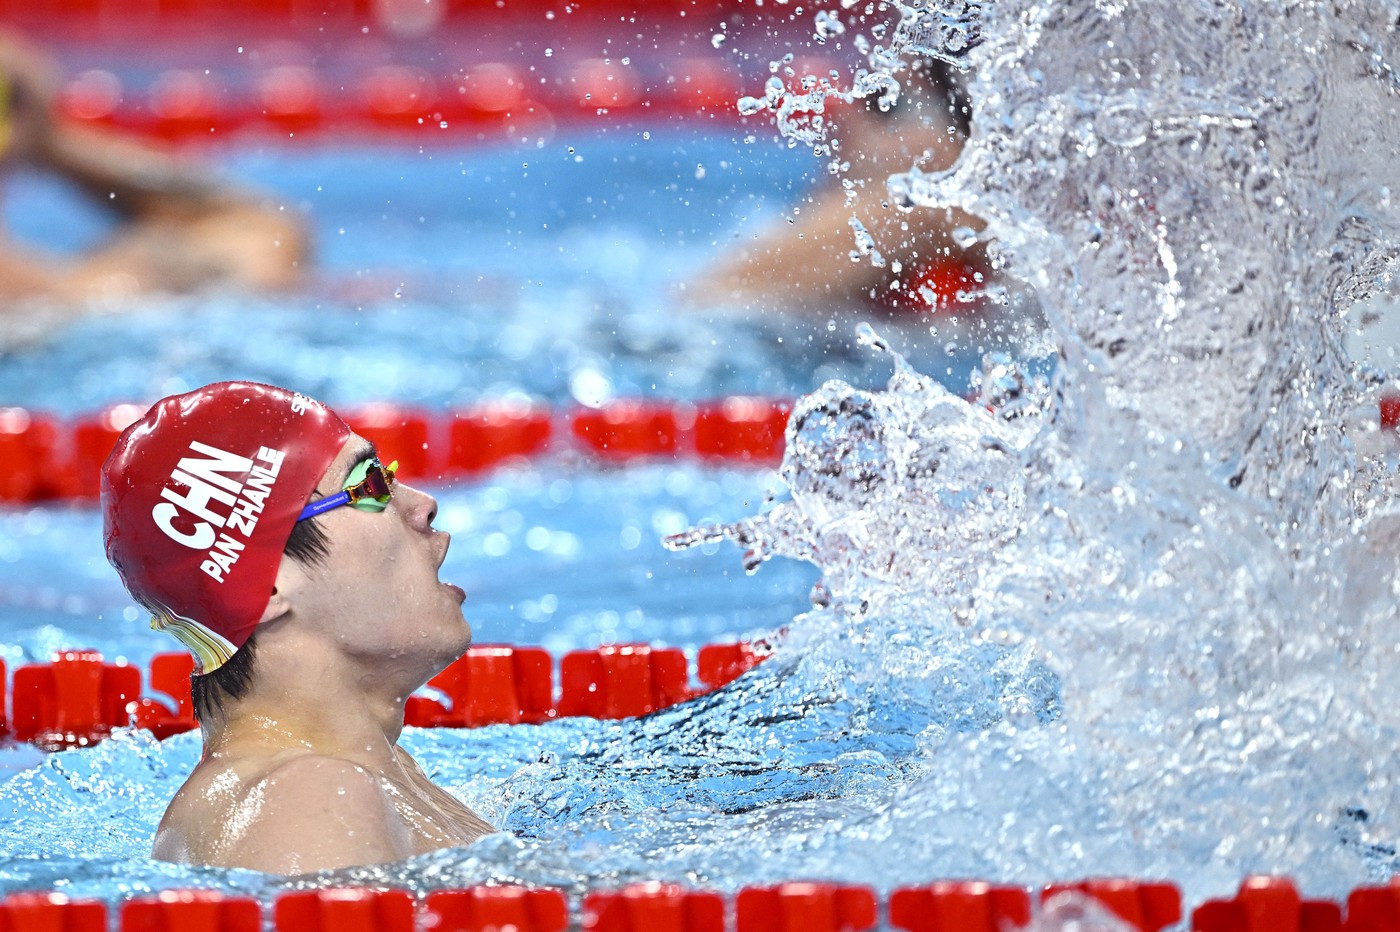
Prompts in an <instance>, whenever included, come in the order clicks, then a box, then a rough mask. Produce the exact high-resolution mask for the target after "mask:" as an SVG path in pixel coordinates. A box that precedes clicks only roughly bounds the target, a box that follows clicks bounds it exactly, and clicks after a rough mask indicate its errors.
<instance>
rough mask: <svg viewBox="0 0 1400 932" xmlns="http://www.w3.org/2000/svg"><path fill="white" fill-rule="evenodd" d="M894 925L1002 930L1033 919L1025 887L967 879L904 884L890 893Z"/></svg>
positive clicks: (965, 931)
mask: <svg viewBox="0 0 1400 932" xmlns="http://www.w3.org/2000/svg"><path fill="white" fill-rule="evenodd" d="M889 910H890V917H889V918H890V925H891V926H893V927H894V928H896V929H907V930H908V932H1001V930H1003V929H1006V928H1008V927H1011V928H1015V927H1019V926H1023V925H1025V924H1026V923H1028V922H1030V918H1031V896H1030V893H1029V892H1027V891H1026V890H1024V889H1022V888H1021V887H1000V886H994V885H992V884H989V883H982V882H980V881H972V880H963V881H947V882H943V883H935V884H931V885H930V886H927V887H904V888H902V889H899V890H896V891H894V892H893V893H891V894H890V904H889Z"/></svg>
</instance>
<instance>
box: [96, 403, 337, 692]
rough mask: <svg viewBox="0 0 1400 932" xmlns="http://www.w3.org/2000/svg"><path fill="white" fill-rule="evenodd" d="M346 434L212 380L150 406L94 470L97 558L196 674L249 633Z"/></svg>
mask: <svg viewBox="0 0 1400 932" xmlns="http://www.w3.org/2000/svg"><path fill="white" fill-rule="evenodd" d="M349 437H350V428H349V427H348V426H347V425H346V424H345V422H344V421H342V420H341V419H340V418H339V417H337V416H336V415H335V414H334V413H333V412H331V411H330V409H328V408H326V407H325V406H324V405H322V404H321V403H320V402H317V401H313V400H311V399H310V398H307V397H305V396H304V395H298V394H295V393H293V392H289V391H287V390H286V389H283V388H275V387H273V386H271V385H259V384H257V383H254V382H217V383H215V384H213V385H206V386H205V387H204V388H201V389H198V390H196V391H192V392H188V393H186V394H184V395H174V396H172V397H170V398H165V399H162V400H161V401H158V402H156V404H155V405H153V406H152V407H151V410H149V411H147V412H146V415H145V417H143V418H141V419H140V420H139V421H137V422H136V423H135V424H132V425H131V426H130V427H128V428H127V429H126V431H125V432H124V433H123V434H122V435H121V438H120V439H119V440H117V445H116V446H115V447H114V448H113V449H112V453H111V455H110V456H108V457H107V462H106V463H105V464H104V465H103V467H102V515H103V538H104V540H105V541H106V545H107V559H108V560H109V561H110V562H111V564H112V565H113V566H114V567H116V569H117V573H118V574H119V575H120V576H121V578H122V582H124V583H125V584H126V588H127V590H128V591H129V592H130V593H131V595H132V597H133V598H135V599H136V601H138V602H140V603H141V604H142V605H144V606H146V608H148V609H149V610H150V611H151V613H152V615H153V616H154V617H152V619H151V627H152V628H155V629H157V630H164V631H168V632H169V633H170V634H173V635H174V636H175V637H176V638H178V639H179V640H180V642H181V643H183V644H184V645H185V646H186V647H188V648H189V649H190V651H191V652H193V654H194V655H195V659H196V661H197V666H198V670H197V672H199V673H208V672H210V671H211V670H216V669H218V668H219V667H220V666H222V665H223V664H224V663H225V662H226V661H227V660H228V659H229V658H230V657H232V656H233V654H234V652H235V651H236V650H238V648H240V647H242V646H243V644H244V643H245V642H246V641H247V640H248V638H249V636H251V635H252V633H253V629H254V628H255V627H257V624H258V620H259V619H260V618H261V617H262V613H263V609H265V608H266V607H267V600H268V599H269V598H271V596H272V589H273V585H274V584H275V582H276V579H277V567H278V565H279V564H280V563H281V560H282V553H283V550H284V549H285V548H286V546H287V538H288V537H289V536H291V533H292V527H293V526H294V525H295V524H296V520H297V515H298V514H299V513H300V512H301V509H302V507H303V506H304V505H305V504H306V502H307V500H308V499H309V498H310V497H311V493H312V492H313V491H314V490H315V488H316V485H317V483H319V482H320V481H321V478H322V477H323V476H324V475H325V474H326V469H327V468H328V467H329V466H330V464H331V461H332V460H334V459H335V458H336V456H337V455H338V454H339V453H340V451H341V449H342V448H343V447H344V446H345V442H346V441H347V440H348V439H349Z"/></svg>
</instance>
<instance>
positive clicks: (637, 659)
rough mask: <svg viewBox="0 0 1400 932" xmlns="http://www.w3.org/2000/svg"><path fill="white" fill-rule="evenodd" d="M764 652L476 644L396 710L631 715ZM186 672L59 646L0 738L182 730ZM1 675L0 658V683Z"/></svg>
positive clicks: (23, 675)
mask: <svg viewBox="0 0 1400 932" xmlns="http://www.w3.org/2000/svg"><path fill="white" fill-rule="evenodd" d="M768 653H769V648H768V646H767V645H766V644H750V643H735V644H707V645H705V646H703V647H701V648H700V649H699V650H698V651H697V652H696V655H695V667H694V675H695V680H694V681H692V679H691V672H692V671H691V664H690V660H689V658H687V657H686V654H685V652H684V651H683V650H682V649H681V648H679V647H652V646H650V645H647V644H621V645H608V646H604V647H598V648H594V649H591V650H575V651H570V652H569V653H567V654H565V655H564V656H563V657H561V658H559V661H558V663H557V664H556V663H555V658H553V657H552V656H551V655H550V654H549V652H548V651H546V650H544V648H540V647H516V646H510V645H485V646H475V647H472V648H470V649H469V650H468V651H467V652H466V653H465V654H464V655H463V656H461V657H460V658H458V659H457V660H456V661H454V662H453V663H452V664H451V665H450V666H449V667H448V668H447V669H446V670H444V671H443V672H441V673H439V674H438V675H437V676H435V677H433V678H432V679H431V680H430V681H429V682H428V686H430V687H432V689H433V690H434V691H435V694H436V695H438V696H441V697H442V700H445V701H441V700H439V699H436V698H429V697H427V696H411V697H409V700H408V705H407V707H406V708H405V710H404V721H405V723H406V724H408V725H414V726H417V727H423V728H434V727H442V728H464V727H478V726H483V725H520V724H540V723H543V722H547V721H551V720H553V719H556V718H571V717H586V718H597V719H624V718H635V717H637V716H641V715H648V714H650V713H652V712H656V711H659V710H661V709H665V708H669V707H671V706H674V705H677V704H679V703H682V702H685V701H687V700H689V699H694V698H695V697H697V696H702V695H704V694H706V693H709V692H713V691H714V690H716V689H719V688H720V687H722V686H725V685H727V684H729V683H731V682H733V681H734V680H735V679H737V678H738V677H739V676H741V675H742V674H744V673H745V672H747V671H748V670H750V669H752V668H753V667H755V666H757V665H758V664H759V663H761V662H762V661H763V660H764V659H765V658H766V657H767V656H768ZM556 666H557V667H558V668H559V671H560V673H559V688H558V690H557V691H556V689H555V683H554V669H555V667H556ZM193 672H194V658H193V657H191V656H190V655H189V654H187V653H184V652H179V653H169V654H158V655H156V656H155V657H153V658H152V659H151V665H150V669H149V670H147V671H142V670H141V669H140V668H138V667H136V666H133V665H131V664H128V663H124V662H117V663H109V662H107V661H105V660H104V659H103V657H102V655H101V654H100V653H98V652H97V651H93V650H65V651H60V652H58V653H56V654H55V655H54V656H53V658H52V659H51V661H50V662H49V663H32V664H25V665H24V666H21V667H19V668H17V669H16V670H15V671H14V677H13V679H12V681H11V683H10V688H9V690H8V691H7V693H6V702H5V705H4V706H3V707H0V739H4V738H9V739H12V740H15V741H24V742H28V743H31V744H34V745H36V746H37V747H39V748H42V749H43V750H46V751H54V750H61V749H65V748H72V747H86V746H89V745H92V744H95V743H97V742H98V741H101V740H102V739H103V738H105V737H107V736H108V735H110V734H111V733H112V731H113V730H114V729H116V728H122V727H127V726H135V727H137V728H144V729H146V730H147V731H150V732H151V733H152V734H154V735H155V736H156V737H157V738H166V737H168V736H170V735H174V734H179V733H180V732H184V731H190V730H191V729H194V728H195V727H197V723H196V722H195V717H194V707H193V704H192V701H191V697H190V674H191V673H193ZM4 676H5V665H4V663H3V662H0V682H3V681H4ZM143 693H149V694H155V695H157V696H161V697H164V698H153V697H152V696H150V695H143ZM7 709H8V711H9V715H8V717H6V716H5V711H6V710H7ZM0 928H3V926H0Z"/></svg>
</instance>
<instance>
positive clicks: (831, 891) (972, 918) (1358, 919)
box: [0, 876, 1400, 932]
mask: <svg viewBox="0 0 1400 932" xmlns="http://www.w3.org/2000/svg"><path fill="white" fill-rule="evenodd" d="M1070 897H1073V898H1075V899H1076V900H1077V901H1079V902H1083V901H1085V900H1087V901H1090V902H1092V903H1093V904H1094V905H1096V906H1097V907H1099V908H1100V909H1103V910H1106V911H1107V912H1109V913H1111V914H1113V915H1114V916H1115V917H1116V918H1117V919H1119V920H1120V921H1121V922H1123V923H1124V924H1125V925H1126V926H1127V927H1128V928H1130V929H1135V930H1137V932H1160V930H1162V929H1165V928H1167V927H1168V926H1173V925H1176V924H1177V923H1179V922H1181V920H1182V919H1183V918H1185V915H1184V912H1183V903H1182V897H1181V891H1180V889H1179V888H1178V887H1177V886H1176V885H1175V884H1172V883H1164V882H1159V881H1151V880H1137V879H1132V878H1109V879H1092V880H1081V881H1074V882H1069V883H1055V884H1050V885H1048V886H1046V887H1042V888H1038V889H1036V888H1030V887H1021V886H1006V885H998V884H994V883H988V882H984V881H976V880H951V881H938V882H934V883H931V884H928V885H922V886H901V887H897V888H895V889H893V890H892V891H891V892H890V893H889V894H888V895H887V896H883V897H882V896H881V895H879V894H878V893H877V892H876V891H875V890H874V889H873V888H872V887H868V886H862V885H856V884H840V883H821V882H794V881H788V882H785V883H779V884H775V885H772V886H746V887H743V888H742V889H740V890H739V891H738V892H737V893H735V894H733V895H727V894H723V893H719V892H716V891H712V890H703V889H693V888H688V887H683V886H680V885H678V884H674V883H657V882H651V883H634V884H630V885H628V886H625V887H622V888H621V889H615V890H600V891H594V892H592V893H589V894H588V895H587V897H585V898H584V900H583V902H582V904H581V906H580V907H579V908H578V909H577V910H571V909H570V906H569V901H568V899H567V897H566V896H565V894H564V891H562V890H559V889H555V888H551V887H523V886H512V885H507V886H475V887H466V888H462V889H455V890H435V891H433V892H431V893H429V894H427V895H426V896H424V897H422V898H421V899H419V898H418V897H416V896H415V894H413V893H411V892H410V891H407V890H393V889H390V890H384V889H376V890H370V889H364V888H355V887H351V888H341V889H328V890H300V891H295V892H290V893H283V894H281V895H280V896H278V897H277V898H276V899H275V900H274V901H273V903H272V904H271V907H270V909H269V910H268V912H269V915H268V918H269V919H270V920H271V926H270V927H271V928H273V929H275V930H276V932H419V930H423V932H428V930H433V932H486V930H498V929H504V928H512V929H515V930H517V932H564V930H566V929H570V928H581V929H587V930H591V932H785V930H801V932H861V930H867V929H875V928H877V927H878V928H891V929H903V930H908V932H1004V930H1007V929H1015V928H1021V927H1023V926H1025V925H1026V924H1027V923H1029V922H1030V921H1031V919H1032V917H1033V916H1034V915H1036V914H1037V913H1039V914H1042V915H1047V916H1050V915H1054V914H1055V913H1056V911H1057V910H1064V909H1066V907H1070V906H1071V904H1072V902H1073V901H1070V900H1068V899H1067V898H1070ZM114 913H115V914H116V915H119V916H120V929H121V930H122V932H138V930H149V929H179V930H181V932H261V929H262V928H263V925H262V923H263V921H264V908H263V906H262V905H261V904H260V903H259V902H258V901H257V900H255V899H253V898H251V897H246V896H236V895H229V894H223V893H219V892H217V891H213V890H169V891H165V892H162V893H159V894H154V895H150V894H148V895H144V896H136V897H133V898H131V899H129V900H127V901H125V902H123V903H122V904H121V905H120V907H119V908H118V909H116V910H114ZM1065 915H1067V916H1072V915H1073V909H1072V908H1071V909H1070V910H1069V911H1068V912H1066V913H1065ZM1398 916H1400V881H1392V882H1391V883H1390V884H1389V885H1386V886H1366V887H1358V888H1356V889H1354V890H1352V891H1351V892H1350V893H1349V894H1348V896H1347V898H1346V902H1345V903H1344V904H1343V903H1341V902H1338V901H1335V900H1328V899H1305V898H1304V897H1303V896H1302V895H1301V894H1300V893H1299V891H1298V888H1297V886H1296V885H1295V884H1294V883H1293V881H1291V880H1290V879H1288V878H1287V877H1277V876H1256V877H1249V878H1246V879H1245V881H1244V882H1243V883H1242V884H1241V885H1240V888H1239V891H1238V892H1237V893H1236V894H1235V895H1234V896H1233V897H1229V898H1219V899H1213V900H1208V901H1206V902H1204V903H1201V904H1200V905H1199V906H1197V907H1196V908H1195V909H1194V910H1192V911H1191V914H1190V928H1191V929H1192V930H1194V932H1281V930H1290V932H1397V930H1400V918H1397V917H1398ZM0 929H6V930H8V932H52V930H54V929H64V930H67V932H107V907H106V905H105V904H103V903H101V902H98V901H95V900H74V899H70V898H69V897H67V896H65V895H63V894H61V893H56V892H55V893H17V894H11V895H10V896H8V897H6V898H5V899H3V900H0Z"/></svg>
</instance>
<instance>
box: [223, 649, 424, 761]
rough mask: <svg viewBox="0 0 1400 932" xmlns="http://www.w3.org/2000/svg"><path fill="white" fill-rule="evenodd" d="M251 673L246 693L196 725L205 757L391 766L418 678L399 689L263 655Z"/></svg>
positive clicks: (389, 681) (340, 668) (357, 671)
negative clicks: (302, 754)
mask: <svg viewBox="0 0 1400 932" xmlns="http://www.w3.org/2000/svg"><path fill="white" fill-rule="evenodd" d="M256 665H257V670H256V673H255V674H254V677H253V682H252V684H251V687H250V689H249V691H248V693H247V694H246V695H245V696H244V697H243V698H241V699H239V700H235V701H233V702H229V703H227V704H226V708H225V710H224V713H223V714H221V715H216V716H213V717H211V718H210V719H209V720H208V721H206V722H204V723H203V725H202V728H203V732H204V749H205V755H206V756H211V757H217V756H222V755H245V754H272V753H280V752H282V751H295V750H302V749H304V750H306V751H308V752H311V753H316V754H323V755H326V756H329V757H337V758H342V759H345V760H350V761H354V762H356V763H359V764H363V765H365V766H370V767H383V766H386V765H388V764H390V763H391V762H392V761H393V760H394V758H395V754H396V751H395V748H396V745H397V744H398V740H399V736H400V734H401V733H402V732H403V716H404V705H405V703H406V701H407V698H408V696H409V695H410V694H411V693H412V692H413V690H414V689H416V688H417V687H418V686H420V685H422V684H421V683H420V682H417V679H418V678H417V677H409V679H410V680H412V681H411V682H405V681H403V680H404V677H403V676H402V675H399V676H395V675H394V674H395V672H396V671H392V670H383V669H379V670H367V669H361V666H362V665H361V664H358V663H352V662H347V661H346V659H345V658H344V657H336V656H323V657H321V658H318V659H317V660H315V661H314V662H311V661H309V660H307V659H306V658H295V659H293V660H292V661H290V662H288V661H287V660H286V659H285V658H284V657H278V656H277V655H276V654H274V653H273V652H270V651H269V652H260V653H259V655H258V657H257V660H256ZM424 680H426V677H424Z"/></svg>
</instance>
